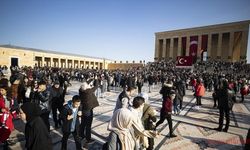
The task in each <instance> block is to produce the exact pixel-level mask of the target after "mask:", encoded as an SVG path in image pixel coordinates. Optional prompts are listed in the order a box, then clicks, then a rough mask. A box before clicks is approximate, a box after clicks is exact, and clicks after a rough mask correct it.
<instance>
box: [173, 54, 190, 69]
mask: <svg viewBox="0 0 250 150" xmlns="http://www.w3.org/2000/svg"><path fill="white" fill-rule="evenodd" d="M176 61H177V63H176V67H184V66H192V65H193V56H177V58H176Z"/></svg>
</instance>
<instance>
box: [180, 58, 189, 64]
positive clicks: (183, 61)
mask: <svg viewBox="0 0 250 150" xmlns="http://www.w3.org/2000/svg"><path fill="white" fill-rule="evenodd" d="M186 62H187V60H185V59H184V58H180V59H179V64H181V65H183V64H184V63H186Z"/></svg>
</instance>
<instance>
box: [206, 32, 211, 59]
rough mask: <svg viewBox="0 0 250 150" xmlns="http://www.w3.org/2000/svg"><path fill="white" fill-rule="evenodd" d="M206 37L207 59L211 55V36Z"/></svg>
mask: <svg viewBox="0 0 250 150" xmlns="http://www.w3.org/2000/svg"><path fill="white" fill-rule="evenodd" d="M207 36H208V37H207V57H208V58H211V57H212V56H211V55H212V54H211V47H212V45H211V44H212V34H208V35H207Z"/></svg>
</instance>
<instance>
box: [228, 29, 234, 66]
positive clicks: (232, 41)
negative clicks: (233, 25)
mask: <svg viewBox="0 0 250 150" xmlns="http://www.w3.org/2000/svg"><path fill="white" fill-rule="evenodd" d="M233 44H234V32H230V35H229V50H228V60H230V61H232V59H233V57H232V56H233Z"/></svg>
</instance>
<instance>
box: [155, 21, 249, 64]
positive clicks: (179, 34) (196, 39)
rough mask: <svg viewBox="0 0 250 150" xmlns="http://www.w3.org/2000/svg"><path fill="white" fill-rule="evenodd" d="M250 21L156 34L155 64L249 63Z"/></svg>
mask: <svg viewBox="0 0 250 150" xmlns="http://www.w3.org/2000/svg"><path fill="white" fill-rule="evenodd" d="M249 24H250V20H247V21H240V22H233V23H225V24H217V25H210V26H203V27H196V28H188V29H180V30H173V31H165V32H157V33H155V57H154V59H155V61H160V60H165V59H174V60H175V59H176V57H177V56H193V57H194V58H195V59H199V60H204V61H207V60H208V61H209V60H224V61H229V62H235V61H242V60H246V56H247V44H248V33H249Z"/></svg>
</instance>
